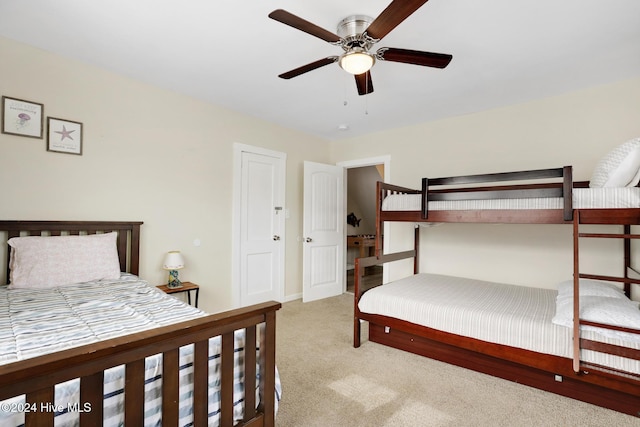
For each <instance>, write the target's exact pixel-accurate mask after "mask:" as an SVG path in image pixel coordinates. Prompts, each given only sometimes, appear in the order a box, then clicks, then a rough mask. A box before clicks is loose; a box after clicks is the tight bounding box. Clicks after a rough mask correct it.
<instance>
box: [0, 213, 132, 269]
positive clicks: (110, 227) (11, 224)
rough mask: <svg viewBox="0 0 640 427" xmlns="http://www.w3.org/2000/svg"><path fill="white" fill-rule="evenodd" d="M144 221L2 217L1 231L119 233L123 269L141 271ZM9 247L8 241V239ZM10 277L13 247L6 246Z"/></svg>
mask: <svg viewBox="0 0 640 427" xmlns="http://www.w3.org/2000/svg"><path fill="white" fill-rule="evenodd" d="M141 225H142V221H0V235H2V234H3V233H6V240H9V239H10V238H12V237H19V236H60V235H79V234H96V233H110V232H112V231H116V232H117V233H118V239H117V242H116V244H117V246H118V256H119V258H120V270H121V271H126V272H128V273H133V274H136V275H137V274H139V268H140V226H141ZM4 244H5V248H6V247H7V246H6V241H4ZM5 258H6V274H7V275H6V278H7V280H8V277H9V251H8V250H6V257H5Z"/></svg>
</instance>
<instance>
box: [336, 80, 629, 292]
mask: <svg viewBox="0 0 640 427" xmlns="http://www.w3.org/2000/svg"><path fill="white" fill-rule="evenodd" d="M462 102H464V101H462ZM638 136H640V78H635V79H632V80H627V81H621V82H617V83H614V84H609V85H605V86H600V87H593V88H589V89H586V90H582V91H578V92H573V93H568V94H565V95H562V96H557V97H553V98H548V99H542V100H537V101H533V102H529V103H525V104H520V105H514V106H510V107H505V108H500V109H494V110H490V111H485V112H480V113H476V114H470V115H466V116H461V117H454V118H449V119H446V120H440V121H437V122H432V123H424V124H421V125H417V126H411V127H405V128H400V129H394V130H390V131H387V132H379V133H376V134H373V135H368V136H365V137H359V138H353V139H350V140H348V141H339V142H333V143H332V144H331V151H332V161H334V162H339V161H347V160H352V159H358V158H364V157H372V156H381V155H390V156H391V166H390V170H389V171H385V172H386V173H389V176H390V177H391V182H393V183H395V184H399V185H405V186H408V187H414V188H417V187H419V185H420V179H421V178H422V177H423V176H427V177H429V176H430V177H438V176H452V175H458V174H470V173H488V172H499V171H511V170H527V169H537V168H549V167H560V166H564V165H572V166H573V168H574V177H575V179H577V180H588V179H589V178H590V175H591V171H592V170H593V169H594V167H595V165H596V163H597V161H598V160H599V159H600V158H601V157H603V156H604V155H605V154H606V153H607V152H608V151H609V150H610V149H612V148H614V147H615V146H617V145H619V144H621V143H623V142H625V141H626V140H628V139H631V138H633V137H638ZM392 233H394V234H392V242H391V244H392V248H394V249H398V248H402V247H404V246H406V245H407V244H409V243H411V239H410V238H408V236H407V235H409V234H410V233H411V227H410V226H409V227H407V226H394V227H393V228H392ZM425 236H427V237H425ZM421 242H422V247H423V249H424V251H423V253H422V256H421V267H422V269H423V271H431V272H437V273H444V274H457V275H460V276H468V277H478V278H484V279H490V280H498V281H506V282H512V283H520V284H525V285H534V286H541V287H554V286H555V284H556V282H558V281H559V280H563V279H568V278H571V273H572V270H571V252H570V248H571V245H570V243H571V230H570V227H568V226H560V225H549V226H510V225H465V224H452V225H443V226H440V227H434V228H429V229H425V230H424V232H423V238H422V240H421ZM591 246H592V245H591ZM591 246H590V247H591ZM618 247H620V245H619V244H618V243H612V242H606V243H604V246H603V247H601V248H592V249H589V250H587V251H584V253H583V258H584V261H583V263H584V264H585V265H589V266H590V267H591V266H593V267H594V269H598V271H599V272H601V273H605V272H617V271H619V270H620V269H621V267H620V265H621V264H620V262H619V258H612V257H613V255H612V254H613V253H615V252H616V250H615V248H618ZM600 252H602V253H604V254H605V255H606V256H605V257H604V258H602V260H601V261H598V260H599V259H600V258H598V257H597V255H598V254H599V253H600ZM596 264H598V265H596ZM603 270H604V271H603ZM592 272H595V271H592Z"/></svg>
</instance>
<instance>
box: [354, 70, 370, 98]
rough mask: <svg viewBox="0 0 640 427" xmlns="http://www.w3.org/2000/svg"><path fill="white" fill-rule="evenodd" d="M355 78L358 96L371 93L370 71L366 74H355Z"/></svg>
mask: <svg viewBox="0 0 640 427" xmlns="http://www.w3.org/2000/svg"><path fill="white" fill-rule="evenodd" d="M355 78H356V86H357V87H358V94H359V95H367V94H370V93H371V92H373V81H372V80H371V71H367V72H366V73H362V74H357V75H356V76H355Z"/></svg>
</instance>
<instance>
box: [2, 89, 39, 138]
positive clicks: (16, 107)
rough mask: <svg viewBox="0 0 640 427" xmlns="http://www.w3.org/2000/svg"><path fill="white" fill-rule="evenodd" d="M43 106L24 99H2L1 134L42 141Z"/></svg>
mask: <svg viewBox="0 0 640 427" xmlns="http://www.w3.org/2000/svg"><path fill="white" fill-rule="evenodd" d="M43 125H44V105H43V104H40V103H38V102H33V101H26V100H24V99H18V98H11V97H9V96H3V97H2V133H4V134H7V135H18V136H26V137H29V138H38V139H42V137H43V129H44V126H43Z"/></svg>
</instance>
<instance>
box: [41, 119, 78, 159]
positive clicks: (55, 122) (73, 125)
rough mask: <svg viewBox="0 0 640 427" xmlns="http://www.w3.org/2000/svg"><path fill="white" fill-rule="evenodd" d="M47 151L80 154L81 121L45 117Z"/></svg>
mask: <svg viewBox="0 0 640 427" xmlns="http://www.w3.org/2000/svg"><path fill="white" fill-rule="evenodd" d="M47 130H48V132H47V151H53V152H56V153H67V154H77V155H79V156H81V155H82V136H83V135H82V123H81V122H75V121H72V120H66V119H58V118H55V117H47Z"/></svg>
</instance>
